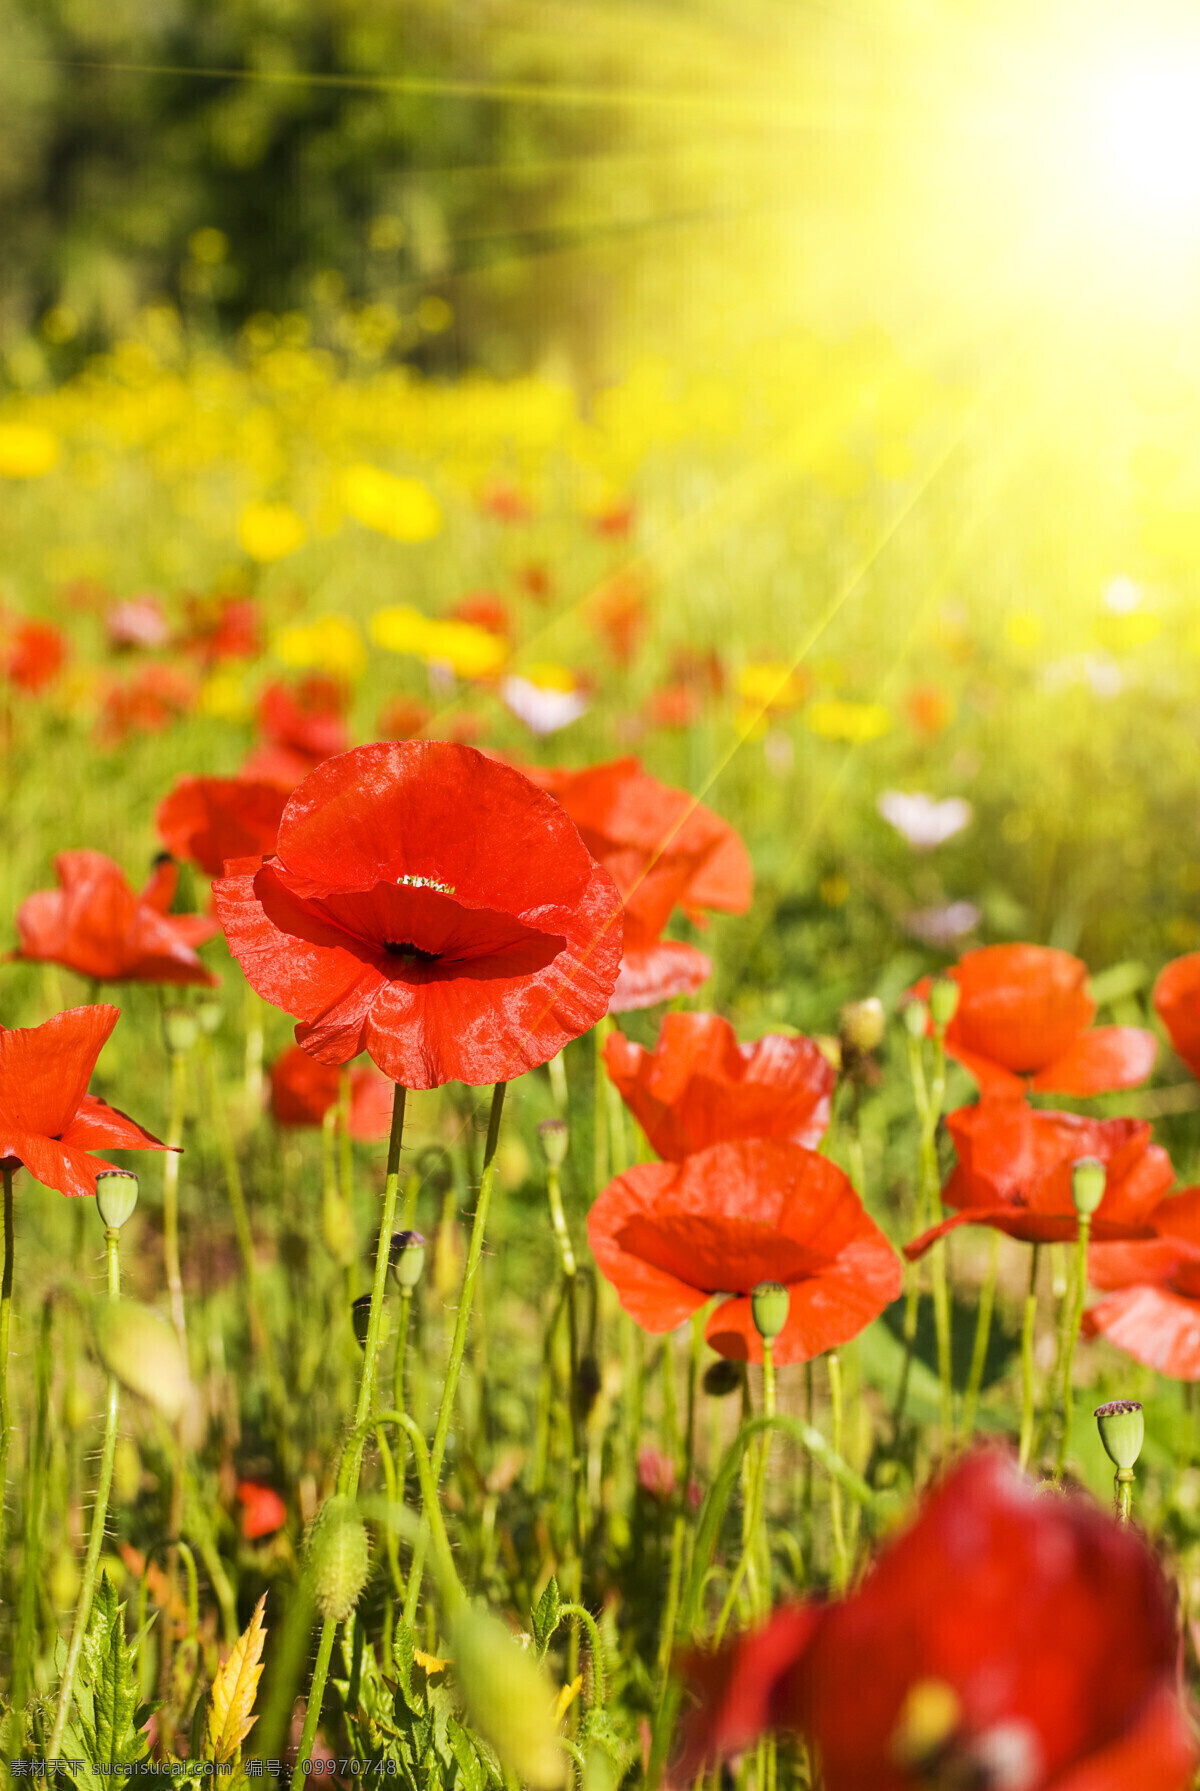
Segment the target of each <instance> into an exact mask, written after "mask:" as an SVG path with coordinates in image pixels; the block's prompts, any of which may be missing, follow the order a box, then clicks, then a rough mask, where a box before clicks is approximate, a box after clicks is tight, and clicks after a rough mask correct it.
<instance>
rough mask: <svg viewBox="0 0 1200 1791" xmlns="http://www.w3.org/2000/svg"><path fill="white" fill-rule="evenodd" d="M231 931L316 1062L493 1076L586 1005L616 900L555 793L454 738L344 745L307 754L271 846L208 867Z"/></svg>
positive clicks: (605, 958)
mask: <svg viewBox="0 0 1200 1791" xmlns="http://www.w3.org/2000/svg"><path fill="white" fill-rule="evenodd" d="M213 894H214V899H215V901H216V905H217V912H218V913H219V915H220V916H221V923H222V925H223V926H224V928H225V932H226V936H227V937H228V940H229V945H230V949H231V951H232V952H233V955H234V956H235V957H236V958H237V959H238V961H239V963H240V964H241V966H242V968H243V970H244V971H245V973H246V975H247V977H248V978H249V980H250V982H251V983H252V984H253V986H254V987H255V988H256V989H257V990H258V992H259V994H260V995H263V996H265V997H266V999H267V1000H268V1001H271V1002H273V1003H274V1004H275V1006H276V1007H281V1008H283V1009H284V1010H285V1011H286V1012H288V1013H290V1014H293V1015H295V1017H296V1018H297V1019H298V1021H299V1025H298V1026H297V1028H296V1038H297V1041H298V1043H300V1044H302V1045H303V1046H304V1048H305V1050H307V1051H308V1052H310V1053H311V1055H312V1056H313V1057H315V1058H317V1059H318V1061H319V1062H321V1063H326V1064H341V1063H346V1062H347V1061H348V1060H349V1059H350V1058H352V1057H356V1056H357V1055H358V1053H359V1052H360V1051H364V1050H365V1051H367V1052H369V1053H370V1055H371V1057H372V1058H373V1059H374V1060H375V1062H376V1063H377V1064H378V1065H379V1067H380V1069H382V1070H383V1071H384V1073H385V1074H386V1075H388V1076H390V1077H391V1078H392V1080H393V1081H394V1082H401V1083H403V1084H404V1086H405V1087H406V1088H434V1087H437V1086H438V1085H440V1084H441V1083H443V1082H450V1081H462V1082H467V1083H471V1084H478V1083H483V1082H496V1081H506V1080H509V1079H510V1078H512V1077H514V1076H518V1075H520V1074H521V1073H522V1072H523V1071H524V1070H527V1069H532V1068H533V1067H534V1066H535V1065H536V1064H540V1063H545V1062H546V1060H547V1058H550V1057H553V1056H555V1055H556V1054H557V1052H559V1051H560V1050H561V1049H562V1047H563V1045H565V1044H566V1043H567V1041H568V1040H569V1039H572V1038H577V1037H578V1036H579V1034H580V1033H582V1032H586V1031H587V1030H588V1028H589V1027H591V1026H593V1025H594V1024H595V1022H596V1021H597V1020H598V1019H599V1018H600V1017H601V1015H602V1014H603V1013H604V1011H605V1009H606V1008H607V1006H608V1000H609V996H610V995H611V993H612V989H613V985H614V983H615V981H616V977H617V968H618V964H619V961H620V953H621V905H620V899H619V897H618V895H617V891H616V889H615V887H614V885H613V882H612V879H611V878H610V877H609V876H608V874H607V873H606V872H605V871H604V870H602V869H601V867H600V866H599V865H598V864H596V863H595V862H594V861H593V860H592V858H591V856H590V854H589V853H588V851H587V848H586V847H585V846H584V844H583V841H582V840H581V839H580V837H579V834H578V833H577V831H576V829H575V827H574V826H573V825H572V824H571V822H570V821H569V820H568V819H567V817H566V816H565V815H564V814H563V812H562V810H561V809H560V808H559V807H558V805H557V804H556V803H554V802H553V801H551V800H550V798H549V797H547V796H546V795H544V794H543V792H541V791H539V790H537V789H535V788H534V786H533V785H532V784H531V783H530V782H529V780H528V779H527V778H525V777H522V776H521V774H520V772H519V771H516V770H514V769H513V767H512V766H510V765H503V764H501V763H499V761H497V760H495V759H490V758H488V757H487V756H486V755H485V754H483V753H480V752H476V751H475V750H474V749H473V748H471V747H467V746H452V745H448V744H447V743H445V742H443V741H429V740H409V741H401V742H384V743H380V744H377V745H374V746H360V747H358V748H356V749H355V750H354V751H353V752H348V753H343V754H342V755H341V756H340V757H338V758H336V759H333V760H331V761H329V762H327V763H326V764H324V765H320V766H318V768H317V769H316V770H315V771H314V772H312V773H310V775H309V776H308V777H306V778H305V780H304V782H303V783H302V784H301V785H300V787H299V788H298V789H297V790H295V791H294V792H293V793H292V796H291V798H290V800H289V802H288V804H287V807H286V808H285V809H284V811H283V819H282V821H281V823H280V828H279V839H278V843H277V845H276V857H275V858H273V859H271V860H269V861H268V862H266V863H260V862H259V861H257V860H243V861H242V862H241V863H240V864H238V865H231V867H230V871H229V874H227V875H226V876H225V877H224V878H222V879H220V880H218V881H217V882H216V883H215V884H214V885H213Z"/></svg>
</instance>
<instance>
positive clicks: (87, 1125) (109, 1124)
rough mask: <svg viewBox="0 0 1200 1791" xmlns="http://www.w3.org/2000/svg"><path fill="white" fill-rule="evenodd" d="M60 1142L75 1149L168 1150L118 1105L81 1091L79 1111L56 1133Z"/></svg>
mask: <svg viewBox="0 0 1200 1791" xmlns="http://www.w3.org/2000/svg"><path fill="white" fill-rule="evenodd" d="M60 1135H61V1138H62V1142H63V1143H64V1144H70V1145H73V1146H74V1147H75V1148H76V1149H78V1150H170V1149H172V1148H175V1147H173V1146H171V1145H167V1144H164V1143H163V1142H162V1140H161V1139H160V1138H156V1137H155V1136H154V1134H153V1132H147V1131H146V1130H145V1128H144V1127H142V1126H139V1125H138V1123H137V1121H136V1119H130V1117H129V1115H128V1114H127V1113H122V1112H121V1110H120V1108H119V1107H110V1106H109V1104H108V1102H107V1101H102V1100H100V1098H99V1096H97V1095H84V1097H83V1099H82V1101H81V1102H80V1103H79V1111H78V1112H77V1113H76V1114H75V1116H74V1118H73V1119H72V1120H71V1121H70V1122H69V1124H68V1125H67V1126H66V1127H65V1128H64V1129H63V1131H62V1133H61V1134H60Z"/></svg>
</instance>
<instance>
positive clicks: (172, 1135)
mask: <svg viewBox="0 0 1200 1791" xmlns="http://www.w3.org/2000/svg"><path fill="white" fill-rule="evenodd" d="M186 1080H187V1059H186V1057H185V1056H184V1053H183V1052H182V1051H172V1053H171V1112H170V1116H169V1118H168V1120H167V1139H166V1142H167V1149H166V1151H165V1152H164V1154H163V1256H164V1259H165V1262H166V1270H167V1290H168V1292H169V1294H170V1296H171V1321H172V1323H173V1324H174V1326H175V1334H176V1336H177V1337H178V1338H179V1347H180V1348H181V1349H182V1350H183V1352H184V1356H185V1358H186V1356H187V1329H186V1326H185V1324H184V1316H183V1275H182V1273H181V1271H180V1267H179V1146H180V1145H181V1144H182V1143H183V1104H184V1093H185V1088H186Z"/></svg>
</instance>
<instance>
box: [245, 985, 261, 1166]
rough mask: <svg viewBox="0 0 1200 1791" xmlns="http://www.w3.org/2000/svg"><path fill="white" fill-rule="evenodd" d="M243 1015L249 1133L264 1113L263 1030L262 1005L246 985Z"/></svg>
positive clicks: (246, 1106) (247, 1127) (246, 1108)
mask: <svg viewBox="0 0 1200 1791" xmlns="http://www.w3.org/2000/svg"><path fill="white" fill-rule="evenodd" d="M242 1013H243V1017H244V1020H245V1025H246V1051H245V1057H244V1065H243V1070H244V1082H245V1086H244V1095H245V1121H246V1129H247V1131H249V1130H250V1129H252V1127H253V1126H254V1125H255V1123H256V1121H257V1120H258V1117H259V1114H260V1113H261V1112H262V1085H263V1028H262V1003H261V1002H260V1000H259V998H258V996H257V995H256V994H255V992H254V990H253V989H252V988H251V987H250V984H249V983H247V984H246V993H245V999H244V1001H243V1005H242Z"/></svg>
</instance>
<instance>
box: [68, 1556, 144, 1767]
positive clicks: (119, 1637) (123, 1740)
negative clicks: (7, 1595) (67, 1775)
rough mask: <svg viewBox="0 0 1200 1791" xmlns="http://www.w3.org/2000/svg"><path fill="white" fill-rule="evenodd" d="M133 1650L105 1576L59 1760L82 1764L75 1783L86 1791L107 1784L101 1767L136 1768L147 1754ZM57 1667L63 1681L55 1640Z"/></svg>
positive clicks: (81, 1657) (82, 1653) (92, 1614)
mask: <svg viewBox="0 0 1200 1791" xmlns="http://www.w3.org/2000/svg"><path fill="white" fill-rule="evenodd" d="M135 1658H136V1648H135V1647H133V1646H131V1645H130V1643H129V1642H127V1641H126V1639H125V1606H124V1605H123V1604H118V1602H117V1594H116V1591H115V1589H114V1587H113V1584H112V1581H111V1580H110V1579H109V1577H108V1575H107V1574H104V1575H102V1577H101V1580H100V1584H99V1586H98V1587H97V1588H96V1593H95V1596H94V1598H93V1600H92V1608H91V1611H90V1613H89V1616H88V1626H87V1629H86V1631H85V1632H84V1637H83V1643H82V1646H81V1648H80V1651H79V1663H78V1666H77V1667H76V1670H75V1685H74V1691H73V1697H72V1712H71V1716H70V1717H69V1719H68V1722H67V1726H66V1728H65V1730H64V1732H63V1738H62V1745H61V1751H60V1756H59V1757H60V1758H61V1759H63V1760H78V1761H81V1762H83V1765H82V1766H81V1768H80V1769H79V1770H77V1771H76V1772H75V1773H74V1782H75V1783H76V1784H77V1785H78V1786H80V1787H83V1788H87V1791H90V1788H91V1787H95V1788H96V1791H100V1788H101V1787H107V1786H108V1785H109V1784H110V1774H109V1773H108V1772H106V1771H105V1768H112V1767H114V1766H127V1765H135V1764H137V1762H139V1761H141V1760H144V1759H145V1758H146V1756H147V1754H148V1753H149V1748H150V1744H149V1740H148V1738H147V1736H146V1735H145V1733H144V1732H143V1725H144V1723H145V1721H146V1719H147V1717H148V1715H149V1712H148V1711H147V1710H146V1709H144V1708H139V1706H138V1702H137V1689H136V1686H137V1681H136V1676H135V1673H134V1661H135ZM55 1664H56V1665H57V1667H58V1671H59V1676H60V1678H61V1675H62V1671H63V1668H64V1666H65V1665H66V1644H65V1643H64V1642H63V1640H62V1638H61V1637H59V1639H58V1646H57V1647H56V1649H55Z"/></svg>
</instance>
